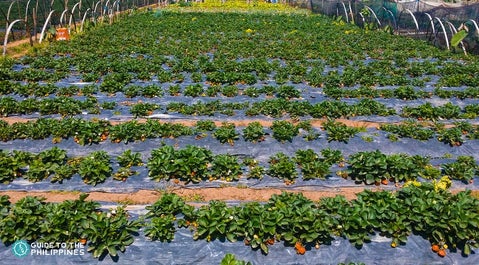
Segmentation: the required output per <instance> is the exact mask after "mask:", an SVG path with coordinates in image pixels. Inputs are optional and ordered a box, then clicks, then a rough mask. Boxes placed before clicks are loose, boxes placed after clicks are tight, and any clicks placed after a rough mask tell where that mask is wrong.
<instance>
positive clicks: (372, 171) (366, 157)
mask: <svg viewBox="0 0 479 265" xmlns="http://www.w3.org/2000/svg"><path fill="white" fill-rule="evenodd" d="M348 163H349V164H350V166H349V176H350V177H351V178H352V179H353V180H355V181H358V182H364V183H366V184H374V183H379V182H381V180H382V179H383V178H385V176H387V173H388V164H387V156H386V155H385V154H383V153H381V152H380V151H379V150H376V151H373V152H369V151H364V152H358V153H355V154H353V155H351V156H350V157H349V159H348Z"/></svg>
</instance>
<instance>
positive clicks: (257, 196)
mask: <svg viewBox="0 0 479 265" xmlns="http://www.w3.org/2000/svg"><path fill="white" fill-rule="evenodd" d="M380 189H381V188H380V187H374V188H373V190H380ZM363 190H364V187H350V188H334V189H331V190H328V191H311V190H288V191H289V192H301V193H303V195H304V196H305V197H307V198H309V199H311V200H313V201H317V200H319V199H320V198H323V197H334V196H336V195H343V196H345V197H346V198H347V199H350V200H351V199H354V198H356V194H357V193H358V192H361V191H363ZM168 191H169V192H174V193H176V194H178V195H179V196H181V197H182V198H184V199H185V200H186V201H188V202H208V201H211V200H221V201H259V202H264V201H267V200H268V199H269V198H270V197H271V196H272V195H273V194H281V192H282V191H284V190H282V189H277V188H265V189H251V188H238V187H224V188H195V189H188V188H171V189H170V190H168ZM88 194H90V196H89V197H88V198H89V199H91V200H94V201H102V202H116V203H125V204H152V203H154V202H155V201H156V200H158V198H160V197H161V194H162V192H161V191H154V190H139V191H137V192H133V193H108V192H89V193H88ZM0 195H8V196H10V201H11V202H16V201H18V200H20V199H21V198H24V197H26V196H38V197H44V198H46V201H48V202H62V201H65V200H74V199H78V197H79V195H80V192H77V191H1V192H0Z"/></svg>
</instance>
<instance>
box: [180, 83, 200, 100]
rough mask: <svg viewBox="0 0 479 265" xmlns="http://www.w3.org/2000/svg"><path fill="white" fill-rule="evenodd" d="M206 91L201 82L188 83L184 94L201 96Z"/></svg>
mask: <svg viewBox="0 0 479 265" xmlns="http://www.w3.org/2000/svg"><path fill="white" fill-rule="evenodd" d="M203 93H204V89H203V86H202V85H201V84H194V85H188V86H187V87H185V91H184V92H183V94H184V95H185V96H189V97H199V96H200V95H201V94H203Z"/></svg>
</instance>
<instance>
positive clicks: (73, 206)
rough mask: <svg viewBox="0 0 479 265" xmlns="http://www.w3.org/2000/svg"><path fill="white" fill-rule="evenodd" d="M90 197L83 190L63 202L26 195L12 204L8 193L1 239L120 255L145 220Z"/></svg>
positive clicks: (0, 200) (2, 202)
mask: <svg viewBox="0 0 479 265" xmlns="http://www.w3.org/2000/svg"><path fill="white" fill-rule="evenodd" d="M87 197H88V195H87V194H81V195H80V198H79V199H77V200H67V201H64V202H61V203H51V202H45V200H44V198H37V197H25V198H23V199H20V200H19V201H17V202H16V203H15V204H12V203H10V201H9V197H8V196H5V195H4V196H0V208H1V214H0V239H1V240H2V242H3V243H4V244H5V245H10V244H12V243H14V242H15V241H17V240H26V241H27V242H29V243H32V242H35V241H37V242H40V243H42V242H46V243H51V242H58V243H64V244H66V246H67V247H68V248H80V244H82V245H84V246H85V249H86V251H88V252H91V253H92V255H93V257H95V258H100V259H103V258H104V257H105V256H106V255H110V256H111V257H112V258H118V252H124V251H125V250H126V247H127V246H129V245H131V244H132V243H133V242H134V240H135V236H137V235H138V234H139V233H138V232H139V229H140V228H141V227H142V223H141V222H140V221H138V220H131V218H129V214H128V212H127V211H126V210H125V209H124V207H122V206H118V207H116V208H113V209H111V210H110V211H102V210H101V209H100V207H101V205H100V204H99V203H98V202H94V201H87V200H86V198H87ZM54 247H55V246H54ZM81 248H83V246H82V247H81Z"/></svg>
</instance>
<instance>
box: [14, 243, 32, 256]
mask: <svg viewBox="0 0 479 265" xmlns="http://www.w3.org/2000/svg"><path fill="white" fill-rule="evenodd" d="M12 252H13V255H15V256H17V257H19V258H23V257H25V256H27V255H28V253H30V245H29V244H28V242H27V241H25V240H17V241H15V243H13V245H12Z"/></svg>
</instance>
